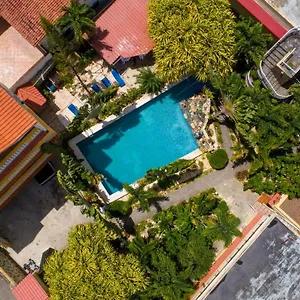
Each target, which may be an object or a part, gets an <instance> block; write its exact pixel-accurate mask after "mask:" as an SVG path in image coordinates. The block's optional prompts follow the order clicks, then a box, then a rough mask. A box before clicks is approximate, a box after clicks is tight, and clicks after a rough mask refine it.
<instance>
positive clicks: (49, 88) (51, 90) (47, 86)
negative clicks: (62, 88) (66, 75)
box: [45, 81, 56, 93]
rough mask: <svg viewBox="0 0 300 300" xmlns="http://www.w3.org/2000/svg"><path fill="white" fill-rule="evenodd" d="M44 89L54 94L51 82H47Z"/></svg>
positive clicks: (54, 87)
mask: <svg viewBox="0 0 300 300" xmlns="http://www.w3.org/2000/svg"><path fill="white" fill-rule="evenodd" d="M45 85H46V88H47V89H48V90H49V91H50V92H51V93H54V92H55V91H56V86H55V85H54V84H53V83H52V82H51V81H47V82H46V83H45Z"/></svg>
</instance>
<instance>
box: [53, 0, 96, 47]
mask: <svg viewBox="0 0 300 300" xmlns="http://www.w3.org/2000/svg"><path fill="white" fill-rule="evenodd" d="M61 10H62V11H63V12H65V15H64V16H62V17H61V18H60V19H59V20H58V21H57V25H58V26H59V28H60V29H61V30H62V32H66V31H67V30H68V29H69V28H72V29H73V32H74V36H75V41H76V43H77V44H82V43H83V42H84V39H83V37H82V35H83V34H84V33H86V34H91V33H92V32H93V30H94V29H95V22H94V21H93V20H92V18H93V17H94V15H95V12H94V10H93V9H92V8H90V7H89V6H88V5H87V4H86V3H84V4H80V3H78V1H77V0H71V3H70V6H69V7H66V6H64V7H63V8H62V9H61Z"/></svg>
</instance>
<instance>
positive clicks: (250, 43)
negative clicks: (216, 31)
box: [236, 18, 273, 70]
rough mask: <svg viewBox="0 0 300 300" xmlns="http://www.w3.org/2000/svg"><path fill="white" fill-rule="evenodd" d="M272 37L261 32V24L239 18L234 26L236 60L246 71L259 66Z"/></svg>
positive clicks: (249, 19) (250, 19)
mask: <svg viewBox="0 0 300 300" xmlns="http://www.w3.org/2000/svg"><path fill="white" fill-rule="evenodd" d="M272 40H273V39H272V36H271V35H270V34H268V33H264V32H263V26H262V24H261V23H259V22H257V21H255V20H254V19H252V18H240V19H239V21H238V22H237V26H236V43H237V45H236V47H237V59H238V61H239V62H240V63H241V64H243V65H244V68H246V69H248V70H249V68H252V67H254V66H257V65H258V64H259V61H260V59H261V58H262V56H263V55H264V54H265V53H266V51H267V48H268V44H269V43H271V42H272Z"/></svg>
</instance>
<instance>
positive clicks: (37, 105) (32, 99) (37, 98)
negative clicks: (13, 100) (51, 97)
mask: <svg viewBox="0 0 300 300" xmlns="http://www.w3.org/2000/svg"><path fill="white" fill-rule="evenodd" d="M17 96H18V97H19V98H20V99H22V100H23V101H24V102H25V104H26V105H27V106H28V107H30V108H31V109H32V110H33V111H34V112H39V111H40V110H41V108H42V106H43V105H44V104H45V103H46V98H45V97H44V96H43V95H42V94H41V93H40V91H39V90H38V89H37V88H36V87H35V86H33V85H25V86H22V87H20V88H18V90H17Z"/></svg>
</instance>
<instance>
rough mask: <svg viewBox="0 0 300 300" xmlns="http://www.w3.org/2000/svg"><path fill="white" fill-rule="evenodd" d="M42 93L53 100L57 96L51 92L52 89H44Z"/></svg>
mask: <svg viewBox="0 0 300 300" xmlns="http://www.w3.org/2000/svg"><path fill="white" fill-rule="evenodd" d="M42 94H43V95H44V97H45V98H46V99H47V100H49V101H52V100H54V99H55V96H54V95H53V93H51V92H50V91H48V90H42Z"/></svg>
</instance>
